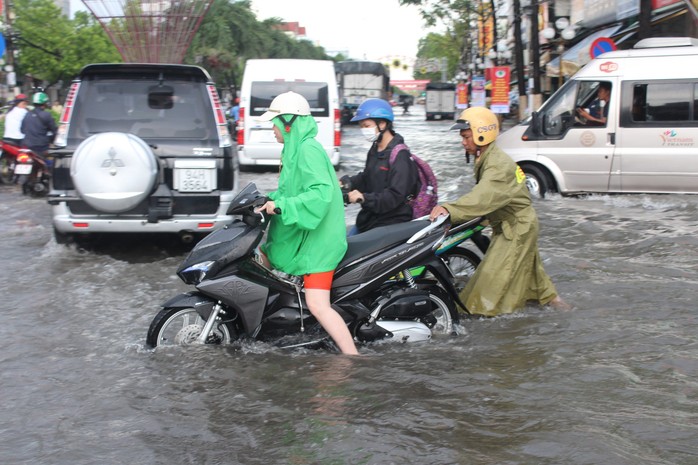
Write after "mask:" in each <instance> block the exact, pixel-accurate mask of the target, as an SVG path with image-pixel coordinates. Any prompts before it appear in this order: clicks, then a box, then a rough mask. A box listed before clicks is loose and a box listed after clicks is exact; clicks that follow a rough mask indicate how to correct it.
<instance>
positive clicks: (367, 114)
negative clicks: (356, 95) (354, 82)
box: [351, 98, 395, 121]
mask: <svg viewBox="0 0 698 465" xmlns="http://www.w3.org/2000/svg"><path fill="white" fill-rule="evenodd" d="M364 119H387V120H388V121H393V120H394V119H395V115H393V107H391V106H390V104H389V103H388V102H386V101H385V100H382V99H379V98H368V99H366V100H364V101H363V102H361V105H359V108H357V109H356V115H354V117H353V118H352V119H351V121H361V120H364Z"/></svg>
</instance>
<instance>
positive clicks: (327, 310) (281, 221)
mask: <svg viewBox="0 0 698 465" xmlns="http://www.w3.org/2000/svg"><path fill="white" fill-rule="evenodd" d="M259 119H260V120H261V121H271V122H272V123H273V125H274V126H273V130H274V135H275V137H276V140H277V142H279V143H282V144H284V148H283V150H282V151H281V166H282V168H281V174H280V175H279V187H278V189H277V190H276V191H274V192H271V193H269V194H268V197H269V199H270V200H269V201H268V202H266V203H265V204H264V205H262V206H261V207H259V208H258V209H257V211H265V212H266V213H267V214H269V215H272V216H271V222H270V225H269V231H268V232H267V240H266V242H265V243H264V244H263V245H262V247H261V250H262V253H263V254H264V256H263V257H262V258H263V259H264V260H265V261H266V262H267V263H265V264H266V265H271V266H272V267H273V268H275V269H278V270H281V271H282V272H284V273H287V274H290V275H295V276H302V277H303V283H304V288H305V301H306V303H307V304H308V308H309V309H310V313H312V314H313V316H314V317H315V319H316V320H317V321H318V322H319V323H320V324H321V325H322V327H323V328H324V329H325V331H327V333H328V334H329V335H330V337H332V339H333V340H334V342H335V343H336V344H337V346H338V347H339V349H340V350H341V351H342V353H344V354H351V355H355V354H358V352H357V350H356V345H355V344H354V339H353V338H352V336H351V334H350V333H349V329H348V328H347V326H346V323H345V322H344V320H343V319H342V317H341V316H340V315H339V314H338V313H337V312H336V311H335V310H334V309H333V308H332V306H331V305H330V288H331V287H332V278H333V276H334V270H335V268H336V267H337V265H338V264H339V262H340V261H341V260H342V258H343V257H344V254H345V253H346V250H347V240H346V224H345V221H344V200H343V199H342V191H341V190H340V188H339V182H338V181H337V177H336V175H335V171H334V167H333V166H332V163H331V161H330V159H329V157H328V156H327V153H325V149H323V148H322V145H320V143H319V142H318V141H317V140H315V136H316V135H317V132H318V128H317V123H316V122H315V119H314V118H313V117H312V116H311V114H310V105H309V104H308V101H307V100H306V99H305V98H304V97H303V96H302V95H300V94H297V93H295V92H286V93H283V94H281V95H279V96H277V97H276V98H275V99H274V100H272V102H271V105H270V106H269V110H268V111H266V112H265V113H264V114H262V115H261V116H260V117H259ZM277 209H278V210H277ZM279 211H280V213H278V212H279Z"/></svg>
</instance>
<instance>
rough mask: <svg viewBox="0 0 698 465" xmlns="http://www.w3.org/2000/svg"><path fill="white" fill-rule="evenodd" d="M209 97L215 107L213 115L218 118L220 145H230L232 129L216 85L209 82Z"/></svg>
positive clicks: (207, 87)
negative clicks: (230, 129) (229, 126)
mask: <svg viewBox="0 0 698 465" xmlns="http://www.w3.org/2000/svg"><path fill="white" fill-rule="evenodd" d="M206 89H207V90H208V97H209V98H210V99H211V106H212V107H213V116H214V117H215V118H216V127H217V128H218V140H219V144H218V145H219V147H230V131H228V122H227V121H226V119H225V113H224V112H223V108H222V107H221V101H220V99H219V98H218V91H217V90H216V86H214V85H212V84H207V85H206Z"/></svg>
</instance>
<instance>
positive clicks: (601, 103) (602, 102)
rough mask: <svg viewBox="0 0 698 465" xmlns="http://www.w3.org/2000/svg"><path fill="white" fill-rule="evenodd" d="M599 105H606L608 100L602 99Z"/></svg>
mask: <svg viewBox="0 0 698 465" xmlns="http://www.w3.org/2000/svg"><path fill="white" fill-rule="evenodd" d="M599 106H600V107H601V108H603V107H605V106H606V101H605V100H601V101H600V102H599Z"/></svg>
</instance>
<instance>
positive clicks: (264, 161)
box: [237, 59, 341, 167]
mask: <svg viewBox="0 0 698 465" xmlns="http://www.w3.org/2000/svg"><path fill="white" fill-rule="evenodd" d="M288 91H293V92H297V93H299V94H301V95H302V96H303V97H305V98H306V99H307V100H308V103H309V104H310V114H311V115H313V117H314V118H315V121H316V122H317V126H318V135H317V137H316V139H317V140H318V142H320V143H321V144H322V146H323V147H324V149H325V151H326V152H327V156H328V157H330V160H331V161H332V164H333V165H334V166H335V167H336V166H338V165H339V162H340V145H341V144H340V143H341V132H340V131H341V125H340V116H341V115H340V107H339V95H338V92H337V77H336V75H335V70H334V62H332V61H329V60H293V59H265V60H247V63H246V65H245V73H244V75H243V77H242V88H241V89H240V119H239V120H238V125H237V143H238V159H239V161H240V166H243V167H244V166H248V167H249V166H254V165H278V164H279V160H280V158H281V149H282V148H283V146H282V145H281V144H279V143H278V142H277V141H276V138H275V137H274V132H273V130H272V127H273V126H272V123H271V122H260V121H258V120H257V118H258V117H259V116H260V115H261V114H262V113H264V112H265V111H267V108H269V105H270V104H271V101H272V100H274V97H276V96H277V95H279V94H283V93H284V92H288Z"/></svg>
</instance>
